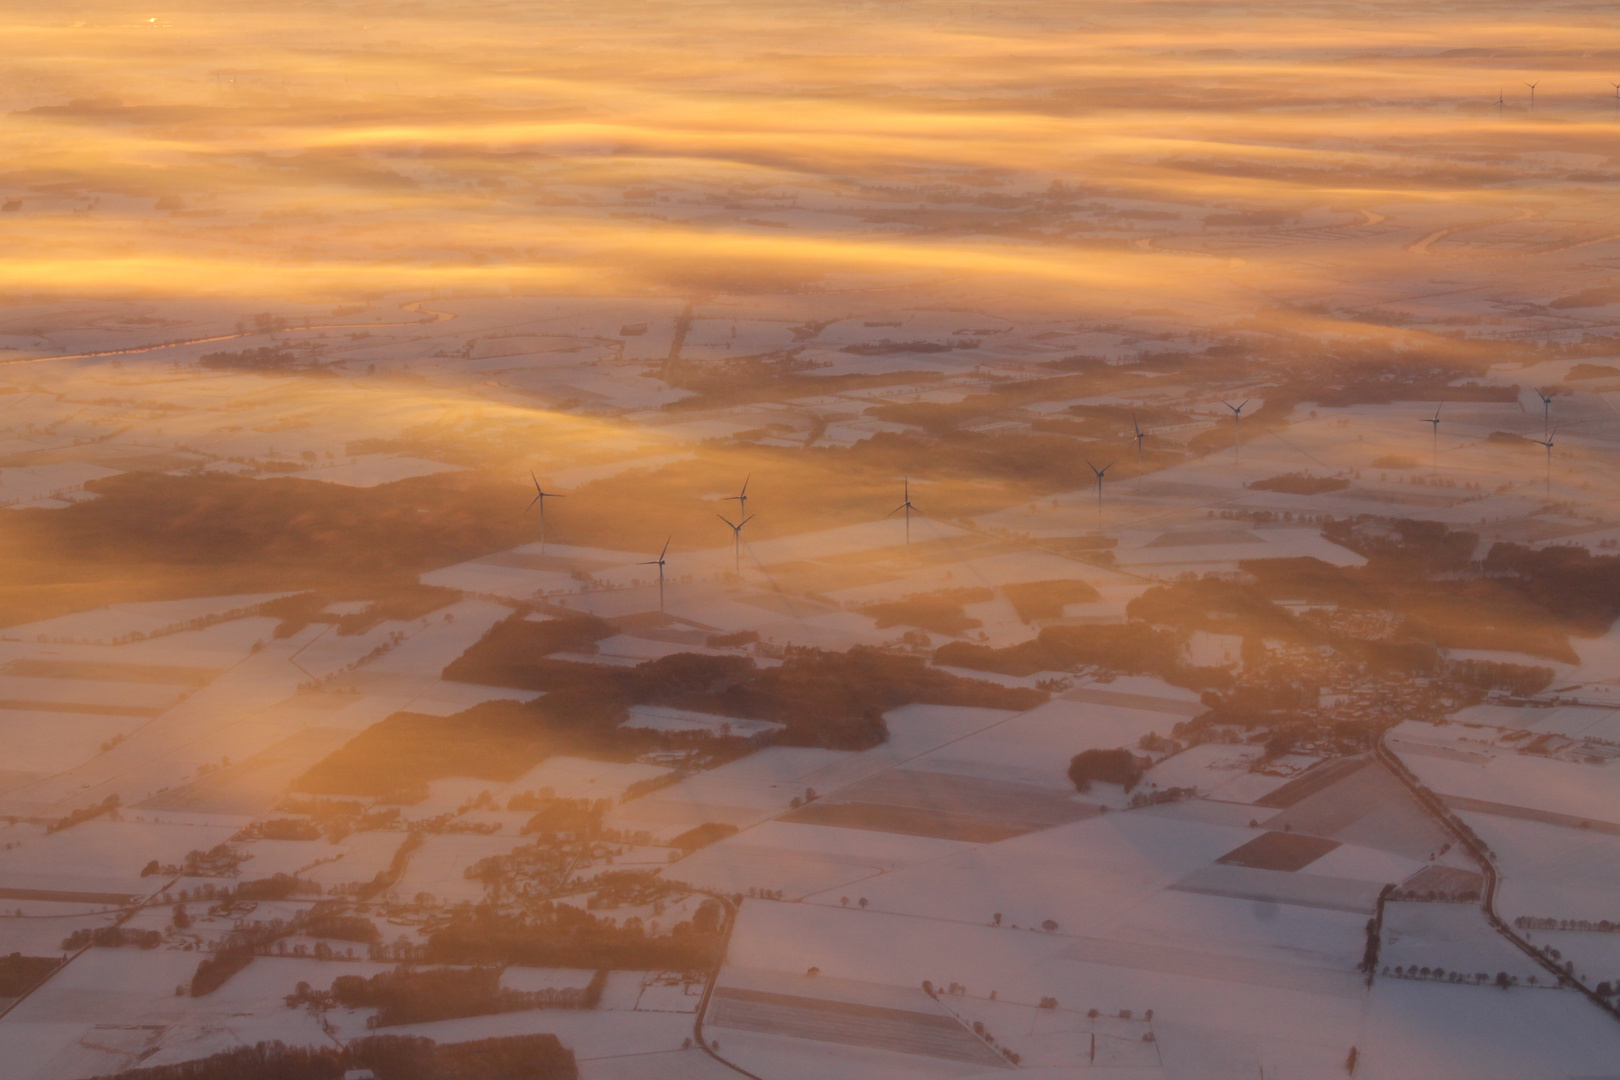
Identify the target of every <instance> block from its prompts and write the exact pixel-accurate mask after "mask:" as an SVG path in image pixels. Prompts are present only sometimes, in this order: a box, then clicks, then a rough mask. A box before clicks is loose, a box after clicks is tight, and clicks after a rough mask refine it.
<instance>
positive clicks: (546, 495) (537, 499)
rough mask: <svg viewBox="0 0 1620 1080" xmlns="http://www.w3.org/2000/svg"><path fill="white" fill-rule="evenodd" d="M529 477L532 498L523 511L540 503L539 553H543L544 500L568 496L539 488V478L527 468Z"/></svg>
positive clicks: (544, 533) (544, 536) (544, 532)
mask: <svg viewBox="0 0 1620 1080" xmlns="http://www.w3.org/2000/svg"><path fill="white" fill-rule="evenodd" d="M529 479H530V480H533V481H534V498H533V499H531V500H530V501H529V505H528V506H525V507H524V508H523V512H524V513H525V514H527V513H528V512H529V511H530V510H533V509H534V507H535V504H536V503H539V504H540V553H541V554H542V555H543V554H545V551H546V500H547V499H566V498H568V496H566V495H558V494H557V493H556V492H555V491H542V490H540V478H539V477H537V476H535V475H534V470H533V469H530V470H529Z"/></svg>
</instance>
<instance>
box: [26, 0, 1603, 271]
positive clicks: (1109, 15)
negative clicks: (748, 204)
mask: <svg viewBox="0 0 1620 1080" xmlns="http://www.w3.org/2000/svg"><path fill="white" fill-rule="evenodd" d="M664 7H665V6H657V10H653V9H650V8H649V7H648V6H647V5H644V4H629V3H614V2H608V3H603V4H591V5H578V4H561V3H559V4H553V5H544V4H542V5H524V6H523V7H522V9H521V10H519V9H510V8H506V7H489V6H483V5H476V6H475V5H465V6H462V5H456V4H445V5H434V6H432V7H431V8H421V9H416V10H410V9H405V10H400V11H395V10H393V9H384V8H376V9H367V10H365V11H364V12H357V11H356V10H355V9H353V8H352V7H350V6H347V5H345V6H333V7H330V8H318V7H313V8H312V7H301V8H297V9H294V10H285V11H267V10H265V9H264V7H263V6H262V5H251V4H246V3H210V4H205V5H195V6H191V7H186V8H183V9H177V10H175V11H174V12H170V13H165V14H162V15H160V16H153V15H144V16H141V17H139V18H138V19H136V18H132V17H131V16H130V14H129V13H128V12H127V11H126V10H124V9H121V8H116V7H110V6H109V7H89V8H84V7H76V8H75V9H74V10H73V12H72V14H71V16H69V15H67V14H64V13H62V12H61V11H60V10H58V9H57V8H56V7H55V6H52V5H44V4H41V5H35V6H32V7H26V8H19V7H18V6H16V5H13V6H10V7H9V8H8V9H7V13H6V14H4V15H3V16H0V20H3V23H0V25H3V26H4V29H5V32H6V34H7V37H8V40H10V41H11V42H13V43H14V44H13V50H12V52H13V55H14V56H16V57H19V58H20V59H18V60H17V61H16V62H15V66H14V69H13V71H14V73H13V77H11V78H8V80H7V83H6V86H5V88H4V89H3V90H0V94H4V95H5V100H4V101H3V102H0V105H3V107H4V109H5V110H6V111H5V114H4V118H3V120H0V154H3V159H4V161H5V162H6V164H5V167H4V170H3V173H0V186H3V189H4V190H3V192H0V194H3V195H4V196H5V197H6V198H8V199H20V200H21V201H22V207H21V209H20V211H18V212H15V213H9V214H6V215H5V217H4V218H3V219H0V235H4V237H5V243H4V245H3V246H0V287H3V288H5V289H7V290H8V291H15V292H22V293H32V294H50V293H57V294H67V295H85V294H102V295H176V294H197V295H229V296H243V297H246V296H271V295H279V296H288V297H312V298H329V297H342V296H350V295H365V294H377V293H386V292H391V291H420V290H422V289H425V288H429V287H439V288H449V289H453V290H465V291H470V292H486V291H491V290H517V291H538V292H556V291H564V292H581V291H584V292H591V293H595V294H602V293H612V292H627V293H640V292H645V291H648V290H652V291H667V292H672V293H676V294H682V295H685V294H691V293H692V292H694V291H698V292H704V291H708V292H713V291H716V290H718V291H722V292H723V291H728V290H731V289H735V288H739V287H743V285H744V284H745V279H747V278H750V277H760V278H763V279H768V280H771V281H774V282H777V283H779V284H785V285H787V286H788V287H791V288H793V289H797V290H811V291H817V290H823V289H827V288H837V287H838V281H837V279H838V277H839V275H848V274H862V275H879V276H889V277H893V276H896V275H898V276H899V278H898V279H897V280H915V278H916V275H918V274H921V275H925V276H926V277H928V278H930V279H940V278H944V277H955V276H959V275H963V274H985V275H988V276H990V277H993V278H994V279H995V280H996V281H997V282H998V287H1008V288H1013V289H1015V290H1016V291H1021V292H1028V293H1031V294H1033V295H1044V296H1062V295H1064V294H1065V292H1066V291H1067V290H1073V289H1077V288H1079V289H1086V290H1090V289H1098V288H1102V289H1129V290H1131V291H1132V292H1133V294H1137V295H1141V294H1143V293H1144V292H1150V293H1154V294H1157V295H1160V296H1162V297H1168V298H1177V299H1188V298H1191V297H1194V296H1200V297H1204V298H1208V299H1211V300H1215V301H1216V302H1223V301H1229V300H1233V299H1235V296H1236V294H1233V293H1232V292H1231V290H1233V289H1237V290H1239V291H1240V292H1245V293H1246V292H1247V291H1249V290H1254V289H1261V290H1265V289H1268V288H1272V287H1274V286H1277V285H1279V284H1286V285H1287V286H1288V287H1290V288H1299V287H1301V286H1302V285H1303V286H1305V287H1309V286H1311V285H1312V284H1313V283H1316V282H1320V281H1328V280H1333V281H1338V282H1355V281H1358V280H1363V279H1366V280H1377V279H1378V278H1379V277H1380V276H1381V275H1382V274H1383V273H1385V272H1386V270H1387V266H1386V265H1385V263H1386V260H1387V259H1388V255H1389V253H1388V250H1387V249H1386V248H1382V247H1376V246H1368V245H1364V244H1357V243H1355V242H1353V240H1354V234H1353V228H1352V227H1353V225H1354V223H1353V222H1351V221H1349V220H1348V215H1352V214H1355V213H1356V212H1358V211H1362V210H1366V209H1367V208H1368V207H1370V206H1372V205H1379V206H1385V207H1388V206H1391V205H1405V206H1409V207H1429V208H1441V209H1442V210H1445V211H1446V212H1455V213H1467V212H1468V208H1470V207H1473V208H1479V209H1480V210H1486V211H1490V212H1500V211H1499V210H1498V209H1497V208H1499V207H1504V206H1520V205H1522V204H1523V197H1524V195H1525V192H1524V190H1523V187H1522V183H1523V182H1524V181H1525V180H1526V179H1534V180H1538V181H1545V180H1546V179H1548V173H1549V170H1562V173H1565V174H1571V173H1572V174H1581V173H1583V172H1585V173H1593V174H1600V173H1601V169H1602V163H1603V162H1604V161H1606V160H1607V157H1608V154H1609V148H1610V147H1611V146H1612V142H1613V137H1614V134H1615V132H1616V129H1617V126H1620V114H1616V113H1615V111H1614V110H1613V108H1612V107H1609V106H1610V103H1609V102H1608V101H1607V100H1606V99H1605V96H1604V93H1603V91H1604V88H1605V86H1606V85H1607V83H1606V80H1607V78H1608V77H1609V75H1610V74H1611V73H1609V72H1608V71H1607V69H1606V68H1602V67H1601V66H1600V65H1601V64H1602V63H1603V62H1604V61H1602V60H1600V59H1591V60H1588V59H1585V58H1588V57H1597V56H1600V55H1602V53H1603V49H1604V48H1605V41H1609V43H1610V44H1612V43H1613V42H1612V41H1610V39H1612V38H1613V37H1614V36H1615V33H1614V30H1613V28H1612V25H1610V24H1609V23H1607V22H1605V21H1603V20H1600V19H1599V18H1598V17H1597V16H1596V14H1595V13H1594V14H1593V15H1592V16H1591V17H1584V16H1582V15H1581V13H1579V12H1568V13H1561V14H1560V15H1558V16H1557V17H1554V16H1553V15H1551V14H1549V13H1546V12H1540V13H1538V12H1535V11H1534V10H1533V9H1532V10H1529V11H1525V12H1522V13H1521V12H1520V11H1519V9H1514V8H1510V7H1505V6H1504V7H1501V8H1500V9H1496V10H1493V11H1492V12H1491V13H1481V12H1479V11H1474V10H1471V11H1470V12H1469V14H1468V17H1467V19H1463V18H1462V17H1461V16H1460V15H1456V14H1453V13H1452V12H1450V11H1448V10H1443V9H1441V8H1438V7H1436V8H1433V9H1421V8H1414V7H1412V6H1411V5H1404V6H1395V5H1392V6H1389V7H1388V8H1385V9H1357V10H1356V12H1355V13H1353V14H1351V13H1345V14H1342V15H1341V14H1335V13H1334V9H1327V10H1326V13H1321V14H1318V13H1302V12H1298V11H1295V10H1293V9H1289V8H1277V9H1274V10H1271V11H1269V12H1261V13H1256V12H1254V11H1253V10H1251V9H1249V8H1243V9H1241V10H1239V9H1237V8H1227V7H1223V6H1218V5H1208V4H1191V3H1189V4H1181V5H1171V6H1167V5H1131V4H1123V5H1122V4H1109V5H1085V6H1076V5H1072V4H1055V3H1052V4H1030V5H1020V6H1017V7H1011V6H1007V5H984V4H961V3H955V4H950V3H938V4H926V3H925V4H907V5H885V6H870V5H869V6H860V5H855V6H853V7H849V6H842V7H841V6H837V5H833V6H816V5H792V4H785V5H778V4H772V5H753V6H738V5H727V4H707V5H706V4H682V5H679V10H678V12H677V11H676V10H674V9H673V8H671V10H669V11H665V10H664ZM676 16H678V17H676ZM1542 74H1546V75H1547V77H1546V79H1545V81H1544V83H1543V86H1542V88H1541V90H1540V96H1539V97H1538V111H1537V112H1536V113H1534V114H1532V113H1530V112H1529V111H1528V109H1527V108H1526V105H1527V98H1526V97H1525V92H1524V90H1523V87H1522V85H1521V84H1522V83H1523V82H1525V81H1533V80H1534V79H1536V78H1537V77H1538V75H1542ZM1498 87H1504V88H1506V89H1505V94H1506V97H1507V99H1508V103H1509V104H1510V105H1511V106H1512V108H1511V110H1510V111H1507V112H1505V113H1504V114H1503V115H1501V116H1499V115H1498V111H1497V109H1496V108H1495V107H1494V106H1493V104H1492V103H1493V102H1494V101H1495V98H1496V94H1497V90H1498ZM1583 163H1584V164H1583ZM1560 179H1562V177H1560ZM1053 181H1062V182H1064V183H1066V184H1068V185H1070V186H1071V187H1072V188H1073V189H1074V190H1077V191H1078V192H1079V193H1080V195H1079V201H1080V202H1082V203H1083V202H1085V201H1087V200H1088V199H1092V198H1103V199H1112V200H1119V199H1135V200H1151V201H1154V202H1158V203H1163V204H1165V207H1166V209H1165V211H1164V215H1175V216H1174V217H1170V216H1163V215H1161V220H1163V221H1164V224H1163V225H1158V224H1152V223H1148V222H1146V221H1141V222H1139V227H1138V229H1137V233H1138V235H1137V236H1135V237H1129V238H1121V237H1119V236H1118V235H1117V230H1116V229H1110V228H1107V227H1103V226H1106V225H1107V224H1108V223H1106V222H1104V223H1102V224H1101V225H1099V224H1098V223H1096V222H1091V223H1089V224H1086V225H1085V226H1084V227H1079V228H1068V229H1062V228H1057V227H1056V226H1054V225H1053V223H1052V222H1051V221H1049V220H1043V219H1042V214H1041V209H1040V207H1039V206H1030V207H1028V212H1027V214H1026V215H1025V216H1024V218H1023V219H1021V220H1016V221H1014V220H1007V221H1002V222H999V223H997V225H996V226H995V227H993V228H989V229H985V228H983V227H980V226H976V225H973V224H969V223H964V222H960V221H955V220H951V215H950V214H949V213H948V212H943V211H942V212H939V213H936V214H933V215H932V216H930V213H929V211H930V209H931V208H937V206H938V204H937V203H936V202H932V201H930V200H931V198H932V191H933V189H938V188H940V187H941V186H942V185H948V186H950V187H951V188H953V189H955V190H956V191H957V192H958V193H960V192H962V191H966V192H967V193H968V195H967V196H966V197H969V198H971V197H976V196H979V195H985V196H997V195H1015V196H1019V197H1026V198H1027V197H1030V196H1032V195H1035V194H1038V193H1040V192H1041V191H1043V190H1045V189H1046V188H1047V186H1048V185H1049V184H1050V183H1051V182H1053ZM1568 182H1569V183H1573V184H1575V185H1576V186H1577V187H1580V188H1581V189H1580V190H1566V191H1564V192H1562V194H1561V196H1560V199H1561V206H1560V220H1561V223H1562V224H1561V226H1560V227H1561V228H1564V229H1565V231H1566V232H1567V233H1568V238H1571V239H1575V240H1579V239H1581V238H1583V237H1585V238H1590V236H1596V235H1599V234H1597V233H1593V234H1590V236H1588V234H1586V233H1584V232H1582V231H1581V230H1582V229H1584V228H1585V224H1584V223H1585V222H1588V221H1592V220H1595V219H1600V218H1603V217H1605V216H1607V215H1608V214H1610V213H1611V212H1612V210H1611V208H1610V206H1609V203H1610V202H1611V197H1610V193H1609V190H1608V188H1609V185H1608V184H1606V183H1602V182H1591V181H1581V180H1579V179H1573V178H1572V179H1571V180H1569V181H1568ZM627 189H630V190H632V191H633V190H634V189H642V192H643V193H644V194H645V193H651V194H652V197H651V198H641V199H634V200H630V201H631V204H632V205H629V206H626V205H625V200H624V195H625V193H626V191H627ZM958 197H960V195H959V196H958ZM748 199H751V200H754V202H755V203H766V204H769V205H770V206H771V207H773V208H776V209H778V210H781V211H786V210H788V209H793V208H796V211H795V212H793V213H790V214H786V216H780V215H779V216H778V217H777V219H776V220H774V221H773V222H772V223H771V224H772V225H773V226H775V227H762V226H760V225H759V224H758V223H757V222H755V223H749V222H746V221H742V220H739V215H737V214H735V213H732V214H726V213H721V212H718V211H721V210H723V208H724V207H725V206H726V205H727V204H728V203H729V202H735V201H740V200H748ZM942 201H948V200H943V199H942ZM160 206H161V209H160V208H159V207H160ZM1313 207H1314V208H1318V209H1323V208H1331V209H1332V210H1333V211H1335V212H1336V213H1337V214H1338V218H1337V220H1336V221H1335V223H1334V227H1336V228H1339V229H1341V231H1343V232H1344V233H1345V234H1346V235H1344V236H1341V237H1336V238H1331V239H1333V240H1335V241H1352V242H1328V239H1329V238H1324V237H1317V238H1315V239H1311V238H1308V237H1302V238H1298V239H1295V240H1291V241H1290V242H1289V243H1287V244H1284V245H1269V246H1263V247H1259V248H1257V249H1256V250H1253V251H1248V252H1245V253H1243V254H1242V255H1241V258H1240V259H1238V258H1227V259H1220V258H1217V259H1214V260H1212V259H1211V258H1210V257H1209V256H1208V254H1205V253H1202V252H1198V251H1192V250H1189V251H1186V252H1184V253H1181V254H1177V253H1176V250H1175V249H1176V248H1177V247H1178V246H1181V247H1186V248H1189V249H1190V248H1193V247H1196V246H1197V245H1194V244H1180V245H1178V243H1177V242H1176V241H1174V240H1166V239H1165V238H1164V236H1165V234H1185V233H1195V234H1196V233H1199V232H1200V231H1201V230H1203V228H1204V227H1203V226H1202V224H1201V223H1200V222H1199V220H1198V219H1199V218H1201V217H1204V216H1208V215H1218V214H1222V213H1234V212H1238V213H1250V214H1253V213H1273V214H1285V215H1295V214H1300V213H1302V212H1303V211H1305V210H1308V209H1310V208H1313ZM885 208H888V209H890V210H892V211H893V212H894V214H895V215H896V220H895V221H893V222H887V223H885V222H882V221H875V220H873V218H874V213H875V212H877V211H881V210H884V209H885ZM1384 214H1385V212H1380V214H1379V215H1378V216H1384ZM749 216H751V217H755V218H757V217H759V214H758V213H755V214H753V215H749ZM766 216H767V217H768V216H769V215H768V214H767V215H766ZM659 219H662V220H659ZM1445 223H1449V219H1448V220H1447V222H1443V223H1442V224H1445ZM1116 224H1117V223H1116ZM1155 235H1159V236H1160V240H1158V241H1157V242H1155V241H1154V240H1153V239H1152V237H1154V236H1155Z"/></svg>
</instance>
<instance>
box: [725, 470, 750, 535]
mask: <svg viewBox="0 0 1620 1080" xmlns="http://www.w3.org/2000/svg"><path fill="white" fill-rule="evenodd" d="M753 478H754V474H753V473H749V474H748V475H747V476H745V477H743V486H742V491H741V492H740V493H738V494H736V495H727V496H726V497H725V498H723V499H721V500H720V501H721V502H734V503H736V504H737V516H738V517H740V518H744V519H746V518H747V517H748V481H750V480H752V479H753ZM726 524H728V525H729V524H731V523H730V522H727V523H726ZM733 527H734V528H739V529H740V528H742V526H740V525H737V526H733Z"/></svg>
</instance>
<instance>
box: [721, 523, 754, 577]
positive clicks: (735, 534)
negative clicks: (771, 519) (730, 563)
mask: <svg viewBox="0 0 1620 1080" xmlns="http://www.w3.org/2000/svg"><path fill="white" fill-rule="evenodd" d="M758 516H759V515H758V514H749V515H748V516H747V517H745V518H743V519H742V520H741V521H736V522H734V521H732V520H731V519H730V518H728V517H726V515H724V514H716V515H715V517H717V518H719V519H720V520H721V521H723V522H725V523H726V524H727V525H730V526H731V544H732V550H733V552H734V553H735V555H736V561H737V571H738V572H739V573H740V572H741V571H742V527H743V526H744V525H746V524H748V523H749V522H750V521H753V520H754V519H755V518H756V517H758Z"/></svg>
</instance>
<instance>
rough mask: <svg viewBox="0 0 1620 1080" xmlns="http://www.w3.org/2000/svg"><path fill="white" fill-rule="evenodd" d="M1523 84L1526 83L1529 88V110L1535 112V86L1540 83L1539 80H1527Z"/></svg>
mask: <svg viewBox="0 0 1620 1080" xmlns="http://www.w3.org/2000/svg"><path fill="white" fill-rule="evenodd" d="M1524 85H1526V86H1528V87H1529V88H1530V111H1531V112H1535V111H1536V87H1538V86H1540V85H1541V80H1540V79H1537V80H1536V81H1535V82H1527V83H1525V84H1524Z"/></svg>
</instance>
